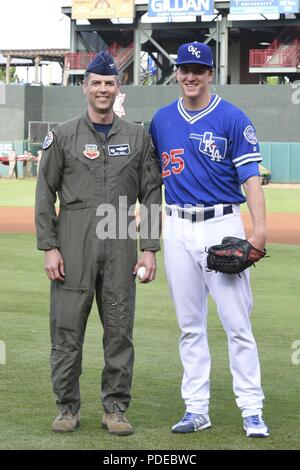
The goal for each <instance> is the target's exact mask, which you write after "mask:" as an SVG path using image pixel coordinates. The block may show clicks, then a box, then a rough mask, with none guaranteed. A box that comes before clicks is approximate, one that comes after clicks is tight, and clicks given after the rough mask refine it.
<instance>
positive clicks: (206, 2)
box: [148, 0, 214, 18]
mask: <svg viewBox="0 0 300 470" xmlns="http://www.w3.org/2000/svg"><path fill="white" fill-rule="evenodd" d="M213 14H214V0H149V4H148V15H149V16H155V17H159V16H161V17H169V18H171V17H172V16H202V15H213Z"/></svg>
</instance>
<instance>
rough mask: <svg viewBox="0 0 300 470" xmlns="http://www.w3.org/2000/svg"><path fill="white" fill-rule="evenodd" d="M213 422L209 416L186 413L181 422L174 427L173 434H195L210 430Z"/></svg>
mask: <svg viewBox="0 0 300 470" xmlns="http://www.w3.org/2000/svg"><path fill="white" fill-rule="evenodd" d="M210 427H211V422H210V419H209V416H208V415H200V414H197V413H189V412H186V413H185V415H184V417H183V418H182V420H181V421H179V422H178V423H177V424H175V425H174V426H173V427H172V429H171V430H172V432H181V433H185V432H194V431H202V429H206V428H210Z"/></svg>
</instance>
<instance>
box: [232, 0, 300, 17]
mask: <svg viewBox="0 0 300 470" xmlns="http://www.w3.org/2000/svg"><path fill="white" fill-rule="evenodd" d="M299 8H300V0H230V13H232V14H233V15H234V14H236V15H249V14H254V13H255V14H257V13H263V14H268V13H269V14H271V13H299Z"/></svg>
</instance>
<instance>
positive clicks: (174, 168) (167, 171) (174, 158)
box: [161, 149, 184, 178]
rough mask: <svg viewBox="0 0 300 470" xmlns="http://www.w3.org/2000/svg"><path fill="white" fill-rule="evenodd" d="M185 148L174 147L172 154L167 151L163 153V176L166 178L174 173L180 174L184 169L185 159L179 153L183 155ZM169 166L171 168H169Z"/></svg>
mask: <svg viewBox="0 0 300 470" xmlns="http://www.w3.org/2000/svg"><path fill="white" fill-rule="evenodd" d="M183 153H184V149H172V150H170V155H169V154H168V153H167V152H163V153H162V156H161V158H162V177H163V178H166V177H167V176H170V175H171V174H172V173H173V174H174V175H179V174H180V173H181V172H182V170H183V169H184V160H183V159H182V158H181V157H179V156H178V155H182V154H183ZM167 167H169V168H167Z"/></svg>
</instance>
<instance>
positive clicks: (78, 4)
mask: <svg viewBox="0 0 300 470" xmlns="http://www.w3.org/2000/svg"><path fill="white" fill-rule="evenodd" d="M101 18H107V19H109V18H134V0H72V19H73V20H79V19H94V20H95V19H101Z"/></svg>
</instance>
